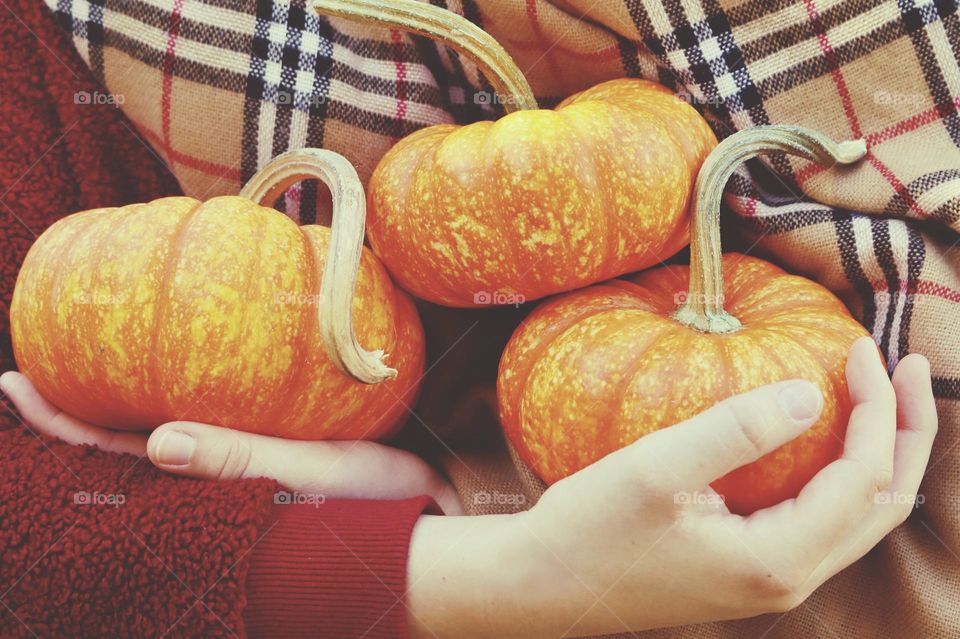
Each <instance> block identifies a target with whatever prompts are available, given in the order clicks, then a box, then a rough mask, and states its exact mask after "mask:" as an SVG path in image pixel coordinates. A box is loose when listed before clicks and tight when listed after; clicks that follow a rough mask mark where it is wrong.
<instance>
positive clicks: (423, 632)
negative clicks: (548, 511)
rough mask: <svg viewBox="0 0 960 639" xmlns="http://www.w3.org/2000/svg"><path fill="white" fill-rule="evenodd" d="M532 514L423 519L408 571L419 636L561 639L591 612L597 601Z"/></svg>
mask: <svg viewBox="0 0 960 639" xmlns="http://www.w3.org/2000/svg"><path fill="white" fill-rule="evenodd" d="M525 516H526V513H523V514H518V515H486V516H479V517H439V516H431V515H424V516H421V517H420V519H419V520H418V522H417V524H416V526H415V527H414V530H413V536H412V538H411V542H410V556H409V560H408V574H407V608H408V611H407V619H408V624H409V629H410V636H411V638H412V639H421V638H423V639H426V638H430V639H436V638H437V637H439V638H441V639H444V638H446V637H458V638H463V639H472V638H474V637H477V638H479V637H500V638H502V639H510V638H512V637H517V638H523V639H534V638H537V637H556V636H560V635H562V634H564V633H567V632H570V631H571V630H574V629H575V627H579V624H580V622H581V620H582V619H581V618H583V617H587V616H592V615H587V614H586V613H587V611H588V609H589V608H590V605H591V603H592V602H594V601H595V598H590V599H589V600H588V598H587V596H586V595H588V594H589V592H588V590H587V588H586V586H585V585H584V584H583V583H582V582H580V581H579V580H578V579H577V578H576V576H575V575H573V574H571V573H570V572H569V571H568V570H565V569H564V568H563V566H562V564H561V562H560V561H559V559H558V558H557V557H556V556H555V555H554V554H553V553H552V552H551V551H550V550H549V549H548V548H547V547H546V546H545V545H543V544H542V543H539V542H538V541H537V539H536V536H535V535H534V534H533V532H532V531H531V529H530V528H528V527H527V526H526V525H525V520H524V517H525ZM592 612H596V611H595V610H594V611H592ZM574 632H575V630H574Z"/></svg>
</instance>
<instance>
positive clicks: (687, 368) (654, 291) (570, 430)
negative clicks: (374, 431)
mask: <svg viewBox="0 0 960 639" xmlns="http://www.w3.org/2000/svg"><path fill="white" fill-rule="evenodd" d="M764 149H777V150H782V151H787V152H789V153H793V154H797V155H802V156H806V157H811V158H812V159H816V160H818V161H821V162H826V161H828V160H832V161H834V162H852V161H854V160H856V159H858V158H859V157H860V156H862V153H863V151H864V150H865V149H864V147H862V144H857V143H844V145H839V146H838V145H833V144H832V143H831V142H829V141H828V140H825V139H824V138H821V137H820V136H817V135H814V134H812V132H806V131H800V130H795V129H788V128H784V127H769V128H768V127H761V128H758V129H753V130H748V131H743V132H741V133H738V134H735V135H733V136H731V137H730V138H728V139H727V140H725V141H724V142H723V143H721V144H720V145H719V146H718V147H717V149H716V150H715V151H714V152H713V154H711V156H710V157H709V158H708V159H707V161H706V163H705V164H704V168H703V171H702V172H701V175H700V178H699V180H698V185H697V192H698V196H697V204H696V206H697V208H696V213H695V215H696V219H695V222H694V224H695V232H694V235H693V244H692V247H691V266H690V267H674V266H665V267H661V268H658V269H654V270H651V271H648V272H645V273H640V274H638V275H634V276H631V277H629V278H627V279H623V280H613V281H610V282H607V283H604V284H601V285H597V286H592V287H589V288H586V289H583V290H580V291H575V292H573V293H570V294H568V295H563V296H560V297H558V298H555V299H553V300H551V301H549V302H547V303H545V304H543V305H541V306H540V307H539V308H537V309H536V310H535V311H534V312H533V313H532V314H531V315H530V316H529V317H528V318H527V320H526V321H525V322H524V324H523V325H522V326H521V327H520V328H519V329H518V330H517V331H516V333H515V334H514V335H513V337H512V338H511V340H510V342H509V344H508V345H507V348H506V350H505V352H504V354H503V357H502V359H501V363H500V373H499V379H498V397H499V404H500V417H501V420H502V423H503V427H504V429H505V431H506V434H507V436H508V437H509V439H510V441H511V442H512V444H513V445H514V447H515V448H516V450H517V452H518V453H519V455H520V456H521V458H522V459H523V460H524V461H525V462H526V463H527V464H528V465H529V466H530V467H531V468H533V469H534V470H535V471H536V472H537V474H539V475H540V477H541V478H543V480H544V481H546V482H547V483H553V482H555V481H557V480H559V479H561V478H563V477H565V476H567V475H570V474H571V473H573V472H575V471H577V470H579V469H581V468H583V467H584V466H586V465H588V464H590V463H592V462H594V461H596V460H597V459H599V458H601V457H603V456H604V455H607V454H608V453H610V452H612V451H614V450H616V449H618V448H620V447H623V446H626V445H627V444H630V443H631V442H633V441H636V440H637V439H638V438H640V437H642V436H644V435H646V434H648V433H651V432H653V431H656V430H658V429H660V428H664V427H668V426H670V425H672V424H676V423H678V422H680V421H683V420H685V419H687V418H689V417H691V416H693V415H695V414H697V413H700V412H702V411H703V410H705V409H707V408H708V407H710V406H711V405H713V404H715V403H716V402H718V401H720V400H722V399H724V398H726V397H729V396H731V395H735V394H738V393H741V392H744V391H747V390H750V389H753V388H756V387H758V386H762V385H764V384H768V383H772V382H776V381H781V380H785V379H791V378H805V379H809V380H811V381H814V382H816V383H817V384H819V386H820V388H821V390H822V392H823V395H824V400H825V401H824V407H823V413H822V415H821V417H820V419H819V421H818V422H817V423H816V424H815V425H814V426H813V427H812V428H811V429H810V430H809V431H808V432H806V433H805V434H803V435H801V436H800V437H798V438H797V439H796V440H794V441H792V442H790V443H788V444H786V445H784V446H782V447H780V448H779V449H777V450H776V451H774V452H772V453H770V454H768V455H766V456H764V457H763V458H761V459H759V460H757V461H756V462H754V463H751V464H748V465H746V466H744V467H741V468H739V469H737V470H735V471H733V472H732V473H730V474H728V475H727V476H725V477H723V478H722V479H720V480H718V481H717V482H715V483H714V485H713V487H714V488H715V489H716V491H717V492H718V493H720V494H721V495H722V496H724V498H725V500H726V503H727V506H728V507H729V508H730V509H731V511H733V512H737V513H743V514H746V513H750V512H753V511H755V510H757V509H759V508H764V507H767V506H770V505H773V504H775V503H778V502H780V501H782V500H784V499H788V498H791V497H794V496H796V495H797V494H798V492H799V491H800V489H801V488H802V487H803V486H804V484H806V483H807V482H808V481H809V480H810V479H811V478H812V477H813V475H814V474H816V472H817V471H818V470H820V469H821V468H823V467H824V466H825V465H827V464H828V463H829V462H831V461H833V460H834V459H836V458H837V456H838V455H839V454H840V452H841V449H842V445H843V444H842V442H843V437H844V433H845V430H846V424H847V420H848V418H849V414H850V402H849V398H848V394H847V389H846V380H845V377H844V366H845V362H846V356H847V352H848V351H849V349H850V346H851V345H852V344H853V342H854V341H856V339H857V338H859V337H861V336H864V335H867V332H866V331H865V330H864V328H863V327H862V326H861V325H860V324H858V323H857V322H856V321H855V320H854V319H853V318H852V317H851V316H850V314H849V312H848V311H847V309H846V308H845V307H844V305H843V304H842V303H841V302H840V301H839V300H838V299H837V298H836V297H835V296H834V295H833V294H832V293H830V292H829V291H828V290H826V289H825V288H823V287H822V286H820V285H819V284H816V283H815V282H812V281H810V280H807V279H805V278H802V277H798V276H794V275H788V274H786V273H785V272H784V271H782V270H781V269H779V268H778V267H776V266H774V265H772V264H770V263H768V262H765V261H763V260H760V259H757V258H754V257H748V256H744V255H739V254H727V255H725V256H723V257H722V259H721V254H720V249H719V238H720V233H719V204H720V197H721V194H722V190H723V185H724V184H725V182H726V180H727V178H728V177H729V175H730V173H732V171H733V170H734V168H735V167H736V165H737V164H739V163H740V162H741V161H743V160H744V159H746V158H747V157H750V156H752V155H754V154H756V153H757V152H759V151H760V150H764ZM688 280H689V289H688V287H687V285H686V284H687V281H688ZM724 301H725V302H726V308H724Z"/></svg>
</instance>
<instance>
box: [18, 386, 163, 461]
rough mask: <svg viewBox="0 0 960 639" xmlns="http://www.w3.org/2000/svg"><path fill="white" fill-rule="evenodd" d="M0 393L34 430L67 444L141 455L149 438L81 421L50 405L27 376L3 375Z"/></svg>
mask: <svg viewBox="0 0 960 639" xmlns="http://www.w3.org/2000/svg"><path fill="white" fill-rule="evenodd" d="M0 390H2V391H3V392H4V393H6V394H7V396H8V397H10V399H11V401H13V404H14V405H15V406H16V407H17V410H19V411H20V414H21V415H23V419H24V420H25V422H26V425H27V426H28V427H29V428H30V429H32V430H36V431H39V432H41V433H44V434H46V435H50V436H52V437H56V438H58V439H61V440H63V441H65V442H66V443H68V444H74V445H90V446H96V447H97V448H99V449H100V450H104V451H108V452H113V453H130V454H133V455H138V456H142V455H143V454H144V453H145V452H146V449H147V438H146V437H145V436H144V435H141V434H139V433H131V432H122V431H114V430H109V429H106V428H100V427H97V426H93V425H91V424H87V423H86V422H82V421H80V420H79V419H76V418H74V417H71V416H70V415H67V414H66V413H64V412H63V411H61V410H60V409H59V408H57V407H56V406H54V405H53V404H51V403H50V402H48V401H47V400H45V399H44V398H43V396H42V395H40V393H39V392H38V391H37V389H36V388H34V386H33V384H32V383H31V382H30V380H29V379H27V377H26V376H25V375H22V374H20V373H17V372H15V371H9V372H7V373H4V374H3V375H2V376H0Z"/></svg>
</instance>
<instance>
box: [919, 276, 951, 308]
mask: <svg viewBox="0 0 960 639" xmlns="http://www.w3.org/2000/svg"><path fill="white" fill-rule="evenodd" d="M916 293H917V294H918V295H934V296H936V297H939V298H941V299H945V300H947V301H949V302H955V303H957V304H960V291H956V290H954V289H952V288H950V287H948V286H944V285H943V284H939V283H937V282H931V281H930V280H920V281H919V282H917V285H916Z"/></svg>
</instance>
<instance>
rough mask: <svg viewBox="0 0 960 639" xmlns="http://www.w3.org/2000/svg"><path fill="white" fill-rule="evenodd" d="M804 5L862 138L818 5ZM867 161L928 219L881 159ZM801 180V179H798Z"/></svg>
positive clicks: (811, 1) (805, 1) (845, 108)
mask: <svg viewBox="0 0 960 639" xmlns="http://www.w3.org/2000/svg"><path fill="white" fill-rule="evenodd" d="M803 4H804V5H805V6H806V8H807V14H808V15H809V16H810V23H811V24H812V25H813V29H814V32H815V33H816V34H817V40H818V41H819V42H820V49H821V50H822V51H823V55H824V57H826V59H827V62H828V63H829V65H830V75H831V76H832V77H833V83H834V84H835V85H836V87H837V93H838V94H839V95H840V101H841V103H842V104H843V112H844V114H846V116H847V122H848V123H849V124H850V130H851V132H852V133H853V136H854V138H858V139H859V138H862V137H863V131H862V129H861V128H860V120H859V119H858V118H857V113H856V111H855V110H854V108H853V99H852V98H851V97H850V89H849V88H848V87H847V81H846V80H845V79H844V77H843V72H842V71H841V70H840V65H839V64H838V63H837V56H836V54H835V52H834V50H833V45H832V44H830V39H829V38H828V37H827V32H826V30H824V28H823V22H822V21H821V20H820V12H819V11H817V7H816V4H815V2H814V0H803ZM867 160H868V161H869V162H870V164H871V165H873V168H875V169H876V170H877V171H878V172H879V173H880V175H882V176H883V178H884V179H885V180H886V181H887V182H888V183H889V184H890V186H892V187H893V190H894V191H896V192H897V194H898V195H899V196H900V197H902V198H903V201H904V202H906V203H907V205H908V206H909V207H910V209H912V210H913V211H914V212H916V213H917V214H918V215H920V216H922V217H927V214H926V212H924V211H923V209H921V208H920V205H919V204H917V201H916V200H915V199H914V198H913V195H912V194H911V193H910V191H909V190H908V189H907V187H906V185H904V183H903V182H901V181H900V180H899V179H898V178H897V176H896V175H895V174H894V173H893V171H891V170H890V167H888V166H887V165H886V164H884V163H883V162H881V161H880V159H879V158H878V157H877V156H876V155H874V153H873V151H872V150H871V151H870V152H869V153H868V154H867ZM798 179H799V178H798Z"/></svg>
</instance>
